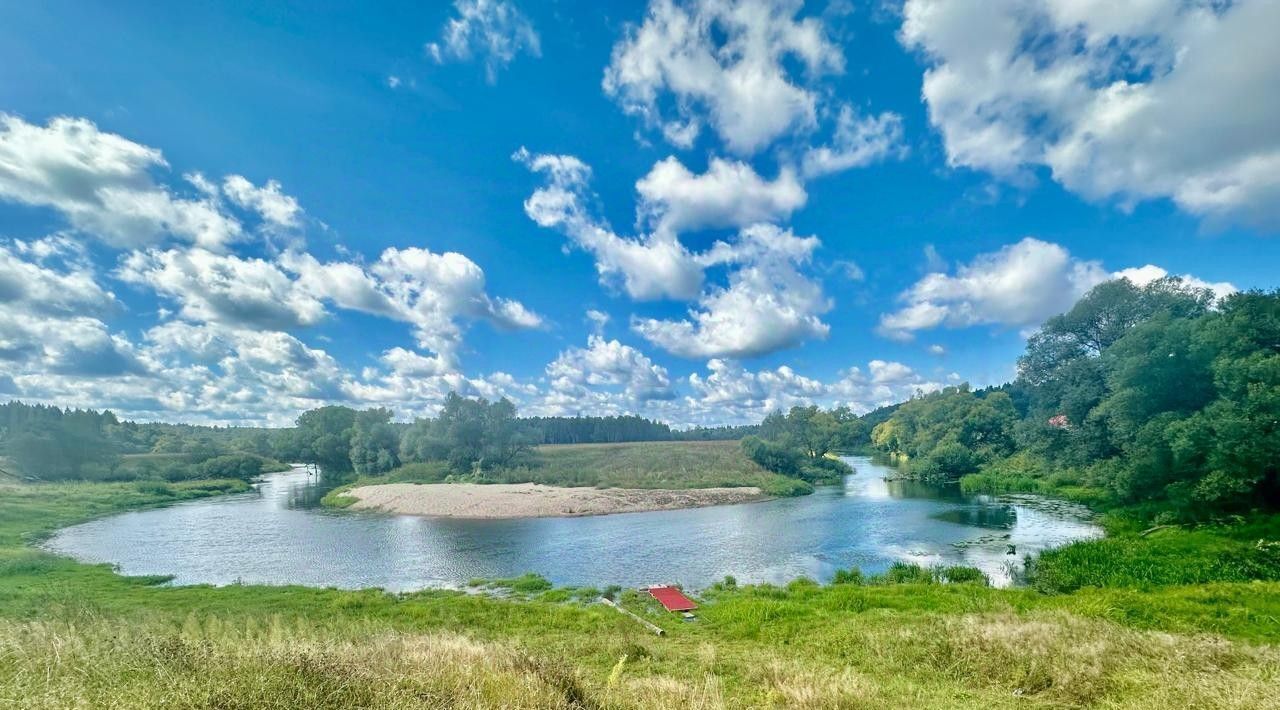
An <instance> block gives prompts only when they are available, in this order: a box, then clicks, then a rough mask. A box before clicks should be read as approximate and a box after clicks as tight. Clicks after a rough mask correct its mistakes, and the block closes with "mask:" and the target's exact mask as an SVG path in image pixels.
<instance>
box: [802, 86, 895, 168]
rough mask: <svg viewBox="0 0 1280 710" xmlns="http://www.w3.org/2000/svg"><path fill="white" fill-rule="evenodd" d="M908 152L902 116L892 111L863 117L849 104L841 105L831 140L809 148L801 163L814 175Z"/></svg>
mask: <svg viewBox="0 0 1280 710" xmlns="http://www.w3.org/2000/svg"><path fill="white" fill-rule="evenodd" d="M905 153H906V147H905V145H904V143H903V141H902V117H901V116H899V115H898V114H896V113H892V112H889V111H886V112H884V113H882V114H880V115H878V116H861V115H859V114H858V113H857V112H856V111H854V109H853V107H852V106H849V105H847V104H846V105H844V106H841V107H840V113H839V115H838V116H837V118H836V127H835V133H834V135H833V136H832V140H831V143H830V144H829V145H820V146H816V147H813V148H809V149H808V150H807V151H805V154H804V158H803V160H802V162H801V165H802V168H803V172H804V176H805V177H806V178H815V177H819V176H822V175H829V174H831V173H837V172H841V171H844V170H849V169H850V168H859V167H863V166H865V165H870V164H872V163H875V162H878V161H880V160H884V159H885V158H890V157H900V156H902V155H904V154H905Z"/></svg>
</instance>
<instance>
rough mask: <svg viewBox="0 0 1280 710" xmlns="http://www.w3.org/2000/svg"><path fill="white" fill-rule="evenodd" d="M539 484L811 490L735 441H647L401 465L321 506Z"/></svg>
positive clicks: (563, 446) (335, 495)
mask: <svg viewBox="0 0 1280 710" xmlns="http://www.w3.org/2000/svg"><path fill="white" fill-rule="evenodd" d="M452 480H466V481H473V482H478V483H541V484H544V485H548V486H591V487H595V488H672V489H685V488H718V487H728V488H740V487H743V486H755V487H757V488H760V489H761V490H763V491H764V492H765V493H767V494H769V495H774V496H796V495H804V494H806V493H812V492H813V486H811V485H809V484H808V483H806V482H804V481H800V480H797V479H794V478H788V477H786V476H783V475H780V474H777V473H773V472H771V471H766V470H765V469H763V468H761V467H760V466H759V464H757V463H755V462H754V461H752V460H751V459H749V458H747V457H746V455H745V454H744V453H743V452H742V446H741V444H740V443H739V442H737V441H645V442H634V443H626V444H555V445H546V446H539V447H537V449H535V450H534V454H533V459H532V461H531V462H530V463H529V464H527V465H523V466H517V467H512V468H505V469H499V470H497V471H486V472H485V473H484V475H483V477H481V478H474V477H471V476H463V477H459V476H456V475H452V474H451V472H450V471H449V470H448V468H447V466H446V465H445V464H444V463H442V462H430V463H415V464H408V465H405V466H401V467H400V468H398V469H396V470H394V471H391V472H390V473H388V474H387V475H385V476H368V477H363V478H360V479H359V480H357V481H355V482H353V483H351V484H348V485H346V486H342V487H341V488H340V489H338V490H335V491H333V492H331V493H330V494H329V495H328V496H326V497H325V505H328V506H330V507H338V508H341V507H346V506H348V505H351V504H353V503H354V502H355V499H354V498H352V497H350V496H348V495H345V491H346V490H348V489H350V488H354V487H358V486H363V485H376V484H379V483H440V482H443V481H452Z"/></svg>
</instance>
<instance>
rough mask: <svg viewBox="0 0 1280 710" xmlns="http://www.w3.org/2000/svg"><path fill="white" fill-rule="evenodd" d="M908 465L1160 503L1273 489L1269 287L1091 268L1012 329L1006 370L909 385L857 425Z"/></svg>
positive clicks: (1278, 373)
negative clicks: (1023, 325) (1037, 318)
mask: <svg viewBox="0 0 1280 710" xmlns="http://www.w3.org/2000/svg"><path fill="white" fill-rule="evenodd" d="M870 444H871V446H872V447H873V448H874V449H876V450H877V451H880V452H883V453H884V454H887V455H889V456H891V457H894V458H895V459H897V460H898V461H899V462H902V463H904V464H905V465H906V466H907V468H908V470H909V471H910V472H911V473H912V475H915V476H919V477H921V478H927V479H935V480H936V479H944V480H955V479H963V482H964V483H965V484H966V486H967V487H969V488H971V489H983V488H986V489H995V490H1017V489H1021V490H1037V491H1044V492H1060V493H1068V494H1075V495H1076V496H1078V497H1081V498H1085V499H1088V500H1092V501H1093V502H1113V503H1117V504H1124V505H1140V506H1148V507H1150V508H1152V509H1160V510H1163V511H1165V512H1166V513H1167V514H1169V515H1171V516H1174V517H1176V516H1194V515H1196V514H1197V513H1220V512H1229V511H1247V510H1251V509H1255V508H1266V509H1274V508H1276V507H1277V506H1278V505H1280V468H1278V466H1280V293H1277V292H1272V293H1260V292H1250V293H1237V294H1233V295H1231V296H1228V297H1227V298H1225V299H1223V300H1222V301H1221V302H1218V303H1215V302H1214V300H1213V298H1212V295H1211V294H1210V293H1209V292H1208V291H1206V290H1202V289H1197V288H1193V287H1191V286H1188V285H1186V284H1184V283H1182V282H1180V281H1178V280H1177V279H1162V280H1159V281H1155V282H1153V283H1151V284H1149V285H1147V286H1145V287H1137V286H1134V285H1133V284H1132V283H1131V282H1129V281H1127V280H1124V279H1121V280H1117V281H1111V282H1107V283H1104V284H1102V285H1100V286H1098V287H1096V288H1094V289H1093V290H1092V291H1091V292H1089V293H1088V294H1087V295H1086V296H1085V297H1084V298H1082V299H1081V300H1080V301H1079V302H1078V303H1077V304H1076V305H1075V307H1074V308H1072V309H1071V310H1070V311H1069V312H1067V313H1064V314H1062V315H1060V316H1056V317H1054V318H1051V319H1049V320H1048V321H1047V322H1046V323H1045V324H1044V325H1043V326H1042V327H1041V328H1040V329H1039V330H1038V331H1037V332H1036V333H1035V334H1034V335H1032V336H1031V337H1030V339H1029V340H1028V343H1027V347H1026V351H1025V353H1024V354H1023V355H1022V357H1021V358H1019V360H1018V376H1017V378H1016V379H1015V380H1014V381H1013V382H1011V383H1009V384H1006V385H1003V386H1001V387H994V388H988V389H983V390H976V391H974V390H970V389H969V388H968V387H967V386H960V387H951V388H947V389H945V390H942V391H940V392H934V393H931V394H926V395H923V396H919V397H916V398H914V399H912V400H910V401H908V402H905V403H903V404H902V405H901V406H900V407H898V408H897V409H895V410H894V411H893V412H892V414H891V415H890V416H889V417H888V418H887V419H886V420H885V421H883V422H880V423H878V424H877V425H876V426H875V427H874V428H873V429H872V430H871V432H870Z"/></svg>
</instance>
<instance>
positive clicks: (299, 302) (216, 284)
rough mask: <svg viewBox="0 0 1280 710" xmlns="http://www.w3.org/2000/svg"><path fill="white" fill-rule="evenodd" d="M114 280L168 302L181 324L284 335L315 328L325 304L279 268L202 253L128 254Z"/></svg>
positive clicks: (235, 257) (190, 251) (262, 262)
mask: <svg viewBox="0 0 1280 710" xmlns="http://www.w3.org/2000/svg"><path fill="white" fill-rule="evenodd" d="M117 275H118V277H119V278H120V279H121V280H123V281H125V282H127V283H133V284H138V285H145V286H148V287H150V288H152V289H153V290H155V291H156V293H158V294H161V295H164V296H167V297H169V298H172V299H174V300H176V301H177V302H178V304H179V305H180V307H181V314H182V316H183V317H184V318H187V319H189V320H194V321H199V322H214V323H224V324H227V325H232V326H241V327H256V328H264V329H269V330H284V329H289V328H299V327H305V326H310V325H315V324H316V323H318V322H320V321H321V320H322V319H323V318H324V317H325V316H326V315H327V314H326V311H325V308H324V304H323V303H322V302H321V301H320V299H319V298H317V297H316V296H315V295H314V294H312V293H309V292H308V291H307V290H306V289H305V288H302V287H300V286H299V285H298V283H296V282H295V281H294V279H293V278H291V277H290V276H289V275H288V274H287V273H285V272H284V270H282V269H281V268H280V267H279V266H278V265H276V264H274V263H272V262H268V261H265V260H263V259H245V258H241V257H238V256H234V255H229V254H214V253H212V252H209V251H206V250H204V249H187V250H179V249H170V250H167V251H160V250H150V251H146V252H133V253H131V254H129V255H127V256H126V257H124V258H123V259H122V260H121V263H120V268H119V270H118V271H117Z"/></svg>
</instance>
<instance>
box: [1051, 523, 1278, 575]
mask: <svg viewBox="0 0 1280 710" xmlns="http://www.w3.org/2000/svg"><path fill="white" fill-rule="evenodd" d="M1278 519H1280V518H1269V519H1268V520H1269V521H1270V522H1271V523H1272V524H1271V525H1270V526H1269V527H1270V528H1271V529H1269V530H1268V529H1266V528H1267V527H1268V526H1266V525H1259V524H1255V525H1253V526H1239V527H1224V526H1204V527H1201V528H1195V529H1182V528H1165V529H1160V530H1155V531H1153V532H1151V533H1150V534H1149V535H1145V536H1143V535H1141V534H1138V533H1133V532H1122V533H1119V534H1115V535H1113V536H1111V537H1107V538H1103V539H1099V540H1084V541H1079V542H1074V543H1071V544H1069V545H1065V546H1063V547H1060V548H1057V549H1054V550H1049V551H1047V552H1045V553H1043V554H1041V555H1040V557H1039V558H1038V559H1036V560H1034V561H1033V562H1032V563H1031V565H1030V575H1029V580H1030V582H1031V584H1032V585H1033V586H1034V587H1035V588H1037V589H1040V590H1042V591H1047V592H1071V591H1075V590H1077V589H1080V588H1082V587H1137V588H1143V589H1152V588H1157V587H1165V586H1171V585H1188V584H1204V583H1208V582H1248V581H1251V580H1269V581H1280V530H1276V529H1275V528H1276V527H1280V526H1277V525H1275V524H1274V522H1275V521H1276V520H1278ZM1251 528H1252V529H1251Z"/></svg>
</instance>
